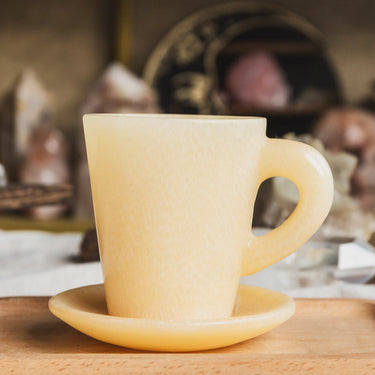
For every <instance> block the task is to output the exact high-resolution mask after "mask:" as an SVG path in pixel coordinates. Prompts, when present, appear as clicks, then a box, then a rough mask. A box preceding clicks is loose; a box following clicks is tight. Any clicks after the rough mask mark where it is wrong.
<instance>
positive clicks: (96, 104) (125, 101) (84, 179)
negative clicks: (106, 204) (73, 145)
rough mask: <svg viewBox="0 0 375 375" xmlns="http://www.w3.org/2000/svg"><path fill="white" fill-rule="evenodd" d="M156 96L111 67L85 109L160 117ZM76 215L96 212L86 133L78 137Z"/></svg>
mask: <svg viewBox="0 0 375 375" xmlns="http://www.w3.org/2000/svg"><path fill="white" fill-rule="evenodd" d="M157 112H160V109H159V107H158V104H157V97H156V94H155V92H154V91H153V90H152V89H151V88H150V87H149V86H148V85H147V84H146V83H145V82H144V81H142V80H141V79H140V78H138V77H137V76H136V75H134V74H133V73H132V72H130V71H129V70H128V69H127V68H125V67H124V66H123V65H122V64H120V63H118V62H115V63H112V64H110V65H109V66H108V68H107V69H106V70H105V71H104V73H103V75H102V76H101V77H100V78H99V80H98V81H97V82H96V84H95V85H94V87H93V89H92V91H91V93H90V94H89V95H88V97H87V99H86V101H85V102H84V104H83V106H82V114H85V113H157ZM78 142H79V144H78V158H79V160H78V166H77V175H76V183H77V207H76V215H77V216H78V217H83V218H88V217H89V218H91V217H92V216H93V209H92V203H91V189H90V181H89V172H88V166H87V157H86V149H85V142H84V137H83V131H80V132H79V136H78Z"/></svg>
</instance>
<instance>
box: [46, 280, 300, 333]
mask: <svg viewBox="0 0 375 375" xmlns="http://www.w3.org/2000/svg"><path fill="white" fill-rule="evenodd" d="M98 287H103V288H104V284H103V283H100V284H90V285H85V286H81V287H77V288H72V289H67V290H65V291H63V292H60V293H58V294H56V295H54V296H52V297H51V298H50V299H49V301H48V308H49V310H50V311H51V313H52V314H53V315H55V316H57V317H58V318H59V319H61V318H60V317H59V316H58V315H56V314H55V312H54V311H53V310H55V311H56V306H57V308H58V309H59V310H65V311H72V310H74V311H75V313H76V314H79V315H83V316H85V317H87V318H89V317H91V318H95V319H97V318H98V317H104V318H105V319H113V320H117V321H119V322H120V321H124V322H132V323H134V324H142V325H144V324H149V323H150V324H151V325H153V326H154V325H155V324H158V325H165V326H171V327H181V326H186V325H187V324H188V325H189V326H192V327H195V326H196V327H201V326H204V327H206V326H211V325H213V326H214V325H218V324H219V325H222V324H223V323H226V322H227V323H230V324H236V322H237V321H238V322H239V323H242V321H246V322H249V321H250V320H251V317H253V318H254V320H259V319H262V318H263V319H267V318H270V317H272V316H274V315H279V314H281V313H286V312H287V311H289V312H291V316H292V315H293V314H294V312H295V302H294V299H293V298H292V297H290V296H288V295H286V294H284V293H281V292H277V291H274V290H272V289H268V288H263V287H258V286H253V285H247V284H239V286H238V292H237V293H239V291H240V289H261V290H264V291H267V292H273V293H275V294H279V295H282V296H283V297H284V298H285V299H286V301H285V303H283V304H282V305H281V306H279V307H277V308H275V309H273V310H270V311H266V312H263V313H256V314H246V315H237V316H236V315H231V316H229V317H227V318H222V319H217V318H214V319H209V318H208V319H185V320H161V319H147V318H134V317H126V316H115V315H110V314H109V313H108V312H107V314H100V313H96V312H90V311H83V310H79V309H75V308H72V307H71V306H70V305H68V304H66V303H64V302H63V301H61V300H60V299H61V297H62V296H63V295H66V294H68V293H74V292H78V291H79V290H84V289H88V288H92V289H95V288H98ZM284 310H285V311H284Z"/></svg>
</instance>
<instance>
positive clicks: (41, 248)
mask: <svg viewBox="0 0 375 375" xmlns="http://www.w3.org/2000/svg"><path fill="white" fill-rule="evenodd" d="M81 240H82V234H80V233H63V234H53V233H46V232H37V231H0V297H6V296H43V295H47V296H48V295H54V294H56V293H59V292H62V291H64V290H67V289H71V288H76V287H79V286H84V285H90V284H99V283H102V282H103V277H102V272H101V267H100V263H99V262H91V263H77V261H76V259H75V257H77V255H78V254H79V245H80V242H81ZM309 272H310V273H309ZM309 272H307V273H306V274H304V275H303V277H305V278H307V279H308V282H306V280H305V281H304V279H303V277H302V279H301V274H300V273H298V272H297V273H296V272H295V271H293V270H291V269H290V268H288V267H287V266H285V264H282V263H280V264H276V265H273V266H272V267H269V268H267V269H265V270H263V271H261V272H258V273H257V274H255V275H251V276H246V277H243V278H242V279H241V283H244V284H251V285H256V286H262V287H265V288H269V289H273V290H278V291H281V292H284V293H286V294H289V295H291V296H293V297H306V298H340V297H345V298H366V299H373V298H375V285H358V284H349V283H346V282H342V281H336V280H334V279H333V278H332V277H330V276H329V275H328V276H327V275H326V274H325V273H322V272H318V271H309ZM304 283H306V285H308V287H303V284H304Z"/></svg>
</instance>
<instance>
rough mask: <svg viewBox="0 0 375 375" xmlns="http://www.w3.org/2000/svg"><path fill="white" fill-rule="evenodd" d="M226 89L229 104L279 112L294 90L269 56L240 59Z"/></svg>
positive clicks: (229, 74)
mask: <svg viewBox="0 0 375 375" xmlns="http://www.w3.org/2000/svg"><path fill="white" fill-rule="evenodd" d="M225 87H226V89H227V91H228V94H229V97H230V100H231V101H233V102H237V103H240V104H243V105H245V106H248V107H253V108H254V107H255V108H280V107H283V106H285V105H286V104H287V103H288V102H289V99H290V94H291V89H290V86H289V84H288V82H287V80H286V77H285V74H284V72H283V70H282V68H281V67H280V65H279V63H278V62H277V60H276V59H275V58H274V57H273V56H272V55H271V54H269V53H267V52H256V53H251V54H246V55H243V56H241V57H239V58H238V59H237V60H236V61H235V62H234V63H233V64H232V65H231V66H230V67H229V69H228V72H227V75H226V78H225Z"/></svg>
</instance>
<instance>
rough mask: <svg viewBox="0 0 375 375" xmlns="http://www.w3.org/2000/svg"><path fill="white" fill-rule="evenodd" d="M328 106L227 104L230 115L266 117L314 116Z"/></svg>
mask: <svg viewBox="0 0 375 375" xmlns="http://www.w3.org/2000/svg"><path fill="white" fill-rule="evenodd" d="M328 108H330V106H329V105H327V104H324V105H321V104H320V105H309V106H306V105H293V104H291V105H288V106H285V107H282V108H251V107H246V106H244V105H243V104H238V103H233V104H231V105H230V106H229V110H230V113H231V114H232V115H240V116H266V117H292V116H316V115H319V114H320V113H322V112H324V111H325V110H327V109H328Z"/></svg>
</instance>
